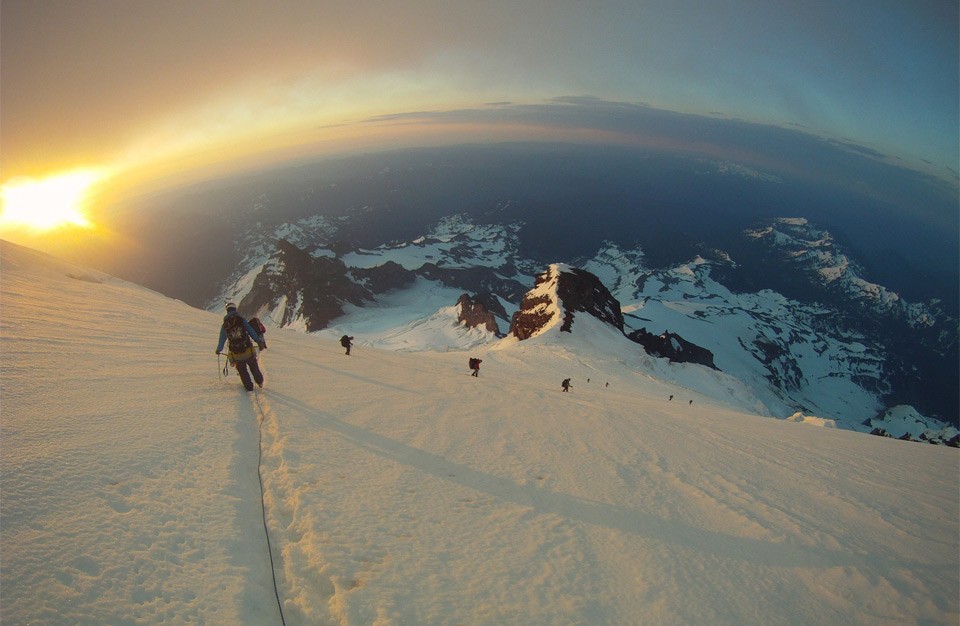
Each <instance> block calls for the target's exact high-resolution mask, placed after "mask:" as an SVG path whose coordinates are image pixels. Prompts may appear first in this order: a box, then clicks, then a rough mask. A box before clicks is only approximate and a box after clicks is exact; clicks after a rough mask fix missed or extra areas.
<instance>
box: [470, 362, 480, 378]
mask: <svg viewBox="0 0 960 626" xmlns="http://www.w3.org/2000/svg"><path fill="white" fill-rule="evenodd" d="M481 363H483V360H481V359H474V358H471V359H470V361H469V363H468V365H469V366H470V369H472V370H473V373H472V374H470V375H471V376H478V377H479V376H480V364H481Z"/></svg>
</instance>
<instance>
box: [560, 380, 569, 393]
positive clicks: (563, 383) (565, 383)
mask: <svg viewBox="0 0 960 626" xmlns="http://www.w3.org/2000/svg"><path fill="white" fill-rule="evenodd" d="M560 386H561V387H563V391H564V393H566V392H568V391H570V379H569V378H564V379H563V382H562V383H560Z"/></svg>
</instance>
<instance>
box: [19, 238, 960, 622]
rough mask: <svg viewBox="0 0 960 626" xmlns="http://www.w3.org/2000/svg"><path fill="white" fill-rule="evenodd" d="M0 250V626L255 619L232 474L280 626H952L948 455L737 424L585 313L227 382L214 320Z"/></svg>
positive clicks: (952, 500) (766, 423) (252, 558)
mask: <svg viewBox="0 0 960 626" xmlns="http://www.w3.org/2000/svg"><path fill="white" fill-rule="evenodd" d="M0 253H2V258H0V305H2V312H3V314H2V315H0V340H2V376H0V392H2V396H0V398H2V421H0V485H2V492H0V494H2V507H0V557H2V559H0V588H2V596H0V621H2V622H3V623H4V624H71V625H73V624H82V625H93V624H96V625H102V624H111V625H123V624H158V623H165V624H185V623H202V624H231V625H233V624H256V625H263V624H279V623H280V613H279V609H278V602H277V598H276V597H275V591H274V585H273V579H274V575H273V573H272V569H271V558H270V554H269V552H268V547H267V538H266V535H265V533H264V526H263V521H262V520H263V516H264V513H263V512H262V510H261V495H260V482H259V478H258V474H262V477H263V484H264V488H265V496H264V502H265V503H266V511H265V517H266V520H267V528H268V530H269V538H270V545H271V546H272V549H273V564H274V565H275V567H276V580H277V595H278V596H279V598H280V604H281V605H282V610H283V615H284V618H285V620H286V623H287V624H289V625H300V624H376V625H378V626H388V625H390V626H392V625H400V624H437V625H439V624H471V625H476V624H481V625H482V624H491V625H493V624H497V625H504V624H518V625H520V624H523V625H529V624H561V625H564V624H640V623H643V624H738V625H740V624H956V623H957V620H958V618H960V607H958V594H957V589H958V584H960V576H958V547H960V546H958V531H960V524H958V505H960V503H958V499H960V498H958V472H957V469H958V464H957V462H958V452H957V450H954V449H951V448H947V447H942V446H929V445H918V444H915V443H909V442H903V441H897V440H893V439H887V438H881V437H871V436H868V435H864V434H859V433H855V432H851V431H844V430H837V429H830V428H807V427H800V426H797V425H795V424H791V423H788V422H785V421H780V420H770V419H765V418H762V417H757V416H755V415H749V414H747V413H746V412H745V411H744V410H743V409H740V408H737V406H738V404H737V403H738V400H737V398H738V396H737V395H736V394H733V393H731V394H730V400H729V401H728V402H727V401H723V402H722V401H720V400H717V399H711V398H710V397H708V396H706V395H703V394H700V393H698V392H695V391H692V390H691V389H690V388H688V387H685V386H683V385H682V384H676V383H673V382H670V381H667V380H664V379H663V378H661V377H659V371H658V370H657V369H656V367H658V366H657V364H656V363H654V362H655V361H656V360H655V359H651V358H650V357H646V356H645V355H642V354H641V355H639V356H636V355H637V353H636V351H634V352H626V351H623V350H621V347H620V346H621V344H620V343H617V341H619V339H616V338H615V337H614V336H613V334H612V333H611V332H610V331H609V329H607V328H606V327H603V326H602V325H601V324H600V323H599V322H597V323H596V324H593V323H592V320H591V319H590V318H588V316H580V317H578V318H577V320H576V321H575V323H574V324H575V326H578V325H579V328H577V329H576V330H578V331H580V332H576V333H574V334H572V335H571V334H567V333H559V332H550V333H544V334H542V335H540V336H538V337H535V338H533V339H530V340H528V341H524V342H518V341H516V340H515V339H506V340H503V341H501V342H498V343H496V344H491V345H488V346H486V347H480V348H476V349H474V350H472V351H470V352H423V351H421V352H416V353H406V352H400V351H385V350H379V349H375V348H372V347H365V346H362V345H357V346H355V348H354V351H353V355H352V356H349V357H347V356H345V355H344V354H343V350H342V348H341V347H340V346H339V345H338V344H337V343H336V342H335V341H334V340H332V339H330V338H327V337H324V336H318V335H305V334H303V333H298V332H295V331H288V330H278V329H270V330H268V331H267V341H268V343H269V346H270V347H269V349H268V350H267V351H266V352H265V353H264V354H263V358H262V362H263V365H264V369H265V371H266V376H267V382H266V388H265V389H264V390H263V391H258V392H255V393H254V394H247V393H246V392H244V391H243V390H242V388H241V387H240V384H239V382H238V380H237V379H236V377H235V376H230V377H228V378H226V379H223V380H221V379H220V378H219V377H218V370H217V369H215V367H217V365H218V364H217V363H216V361H215V360H216V355H214V354H213V348H214V347H215V345H216V340H217V329H218V326H219V322H220V315H218V314H212V313H209V312H204V311H199V310H196V309H193V308H190V307H188V306H186V305H185V304H183V303H181V302H177V301H174V300H170V299H168V298H165V297H163V296H160V295H158V294H156V293H154V292H151V291H149V290H146V289H144V288H141V287H137V286H134V285H131V284H129V283H124V282H122V281H119V280H116V279H113V278H110V277H108V276H105V275H103V274H99V273H97V272H92V271H89V270H86V269H83V268H78V267H74V266H70V265H67V264H65V263H61V262H59V261H55V260H52V259H50V258H49V257H46V256H44V255H41V254H39V253H36V252H33V251H30V250H26V249H23V248H19V247H17V246H14V245H12V244H8V243H6V242H4V243H3V244H2V246H0ZM632 355H634V356H632ZM469 356H478V357H480V358H482V359H483V365H482V366H481V370H480V376H479V377H478V378H473V377H471V376H470V373H469V370H468V368H467V359H468V357H469ZM699 369H703V368H699ZM675 371H680V372H682V371H683V370H682V369H681V370H675ZM566 377H571V378H572V379H573V388H572V390H571V392H570V393H561V392H560V381H561V380H562V379H563V378H566ZM588 378H589V379H590V382H587V379H588ZM715 380H716V381H717V384H718V385H721V384H723V383H722V381H723V379H722V378H720V377H718V378H716V379H715ZM607 383H609V386H607ZM671 395H673V396H674V398H673V400H669V399H668V398H669V397H670V396H671ZM718 397H719V396H718ZM691 400H692V401H693V402H692V403H690V401H691ZM261 438H262V440H261ZM261 448H262V460H260V455H259V451H260V450H261Z"/></svg>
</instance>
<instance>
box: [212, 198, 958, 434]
mask: <svg viewBox="0 0 960 626" xmlns="http://www.w3.org/2000/svg"><path fill="white" fill-rule="evenodd" d="M509 213H510V212H509V210H505V211H503V212H502V213H500V214H498V218H497V220H496V221H493V222H488V223H477V221H476V220H474V219H473V218H471V217H469V216H468V215H466V214H456V215H450V216H446V217H443V218H441V219H440V220H438V221H437V222H435V223H434V224H432V225H431V226H430V227H429V228H427V229H426V230H425V232H424V234H423V235H421V236H418V237H415V238H413V239H411V240H409V241H394V242H391V243H386V244H382V245H380V246H378V247H376V248H373V249H364V248H361V247H358V246H355V245H351V244H348V243H347V242H345V241H344V240H343V239H342V238H340V230H339V226H338V224H337V223H334V222H333V221H331V220H322V219H319V218H304V219H301V220H300V221H298V222H297V223H295V224H282V225H281V226H279V227H278V228H276V229H275V231H274V232H272V233H271V234H269V235H267V234H265V233H263V232H261V231H257V230H253V231H251V233H252V234H251V235H250V236H249V237H248V238H247V239H244V240H242V241H240V242H238V249H240V250H245V251H246V252H247V256H246V258H245V261H244V263H243V264H242V265H241V266H240V267H239V268H238V270H237V272H236V273H235V274H234V276H233V277H232V278H231V279H230V280H228V281H227V282H226V283H225V285H224V287H223V288H222V290H221V295H220V297H218V298H216V299H215V300H213V301H212V302H211V305H210V307H209V308H210V309H211V310H212V309H218V308H219V307H220V306H221V304H222V302H223V301H224V300H226V299H235V300H239V301H240V308H241V311H243V312H244V313H246V314H248V315H251V316H252V315H257V316H259V317H261V318H264V319H268V320H272V322H273V324H274V325H276V326H280V327H293V328H301V329H304V330H307V331H320V332H325V333H326V334H328V335H335V334H336V335H337V336H339V334H342V333H343V332H347V333H349V334H351V335H357V336H358V338H359V340H360V341H364V342H367V343H368V345H379V346H382V347H387V346H394V347H396V348H399V349H410V346H413V345H420V342H419V340H417V341H407V340H405V339H402V337H404V335H406V334H407V333H408V332H415V333H417V334H418V336H421V337H422V335H423V329H424V327H425V325H426V326H429V327H431V328H432V327H435V326H436V325H437V321H438V319H441V318H442V319H444V320H446V321H445V322H443V323H441V324H440V325H441V326H445V325H446V324H447V323H448V322H449V323H450V324H454V325H455V324H456V323H457V320H456V319H455V316H452V315H448V316H445V317H444V316H441V317H440V318H438V314H439V313H440V312H441V311H442V310H445V309H447V308H448V307H453V306H457V303H458V301H459V299H460V298H461V296H463V295H464V294H467V295H468V296H469V297H477V298H482V299H483V300H484V302H485V303H487V307H486V309H487V310H488V311H489V312H491V313H492V314H493V315H494V316H495V317H496V318H497V320H499V321H498V326H502V327H504V328H506V327H507V326H508V325H510V327H511V328H512V329H513V327H514V324H513V322H514V318H515V316H516V314H517V313H518V312H519V311H520V310H521V309H522V308H523V307H524V299H525V298H528V297H530V294H529V293H528V292H529V291H530V289H531V287H533V288H534V289H537V288H539V287H540V285H539V281H541V279H540V278H537V276H538V275H541V273H542V272H543V271H544V266H543V265H542V264H541V263H538V262H537V261H535V260H534V259H531V258H527V257H525V256H524V255H523V253H522V252H521V248H520V245H519V233H520V231H521V230H522V229H524V228H526V227H527V226H526V225H525V224H523V223H522V222H518V221H509V219H507V221H503V216H504V215H509ZM341 222H342V221H341ZM341 225H342V224H341ZM269 241H274V242H275V243H274V244H273V245H270V244H269V243H267V242H269ZM743 241H744V248H743V249H741V250H740V251H741V252H742V255H743V256H744V257H745V258H746V259H747V260H748V261H750V262H751V264H752V265H760V266H763V267H766V270H765V271H767V272H776V276H777V277H778V282H775V283H774V284H777V285H781V284H783V285H785V287H784V289H785V290H787V291H790V290H789V283H793V284H794V285H796V284H802V285H803V286H804V289H803V290H798V291H801V292H802V293H800V294H794V297H789V296H787V295H784V294H783V293H780V292H779V291H777V290H774V289H771V288H759V289H745V288H743V285H742V278H743V276H744V275H745V273H746V270H744V268H743V267H742V266H740V265H738V260H737V259H736V258H734V257H733V256H731V255H730V254H728V253H726V252H724V251H720V250H710V249H704V250H703V253H702V256H698V257H697V258H695V259H693V260H691V261H690V262H687V263H683V264H679V265H676V266H673V267H668V268H652V267H649V266H648V265H647V261H646V256H645V254H644V252H643V250H642V248H640V247H634V248H623V247H621V246H618V245H616V244H614V243H612V242H606V243H605V244H604V245H603V246H602V247H601V248H600V249H598V250H597V251H596V253H595V254H593V255H592V256H590V257H581V258H577V259H573V260H571V261H570V262H569V263H568V264H567V265H566V266H565V267H567V268H568V269H567V270H566V272H565V274H566V275H571V273H572V272H575V271H583V272H585V273H586V274H589V275H591V276H593V277H595V279H596V280H597V282H598V283H599V284H600V285H601V287H602V289H603V291H604V292H607V293H608V294H611V297H612V300H613V302H615V303H616V306H614V305H613V304H612V303H607V304H605V305H603V306H606V308H607V309H608V310H609V312H610V315H611V316H612V317H613V318H616V316H621V315H622V317H621V318H620V320H619V321H618V320H616V319H611V320H608V321H612V322H613V323H614V325H615V326H618V327H620V326H622V327H621V330H622V331H623V332H624V333H625V334H628V335H631V336H632V337H633V339H634V340H635V341H639V342H641V343H645V345H646V346H647V349H648V351H649V352H650V353H651V354H656V355H658V356H660V357H663V358H666V359H672V360H673V361H674V362H676V361H691V362H698V363H701V364H704V365H706V366H709V367H716V368H719V369H720V370H721V371H723V372H725V373H726V374H728V375H730V376H733V377H735V378H736V379H737V380H739V381H740V382H741V383H742V384H743V385H746V386H747V387H749V388H752V389H753V390H754V394H755V395H756V397H757V398H758V399H759V400H758V409H757V412H758V413H760V414H764V415H772V416H776V417H781V418H787V417H790V416H792V415H794V414H795V413H797V412H802V413H805V414H808V415H817V416H821V417H823V418H825V419H830V420H834V421H836V423H838V424H840V425H841V426H843V427H845V428H851V429H855V430H862V431H866V432H869V431H870V430H872V428H870V427H868V425H867V422H868V420H871V419H874V418H877V417H878V416H879V415H880V414H881V413H882V412H883V411H884V410H886V409H887V408H890V407H892V406H898V405H902V404H913V405H914V406H915V407H919V408H920V409H921V410H922V409H923V408H924V407H926V408H927V409H928V410H930V411H932V412H933V414H934V415H938V416H939V417H941V418H943V419H941V421H951V420H956V418H957V416H956V414H955V411H954V413H951V412H950V409H949V406H950V405H949V402H946V406H947V409H943V406H944V402H937V401H936V398H944V397H945V396H946V395H948V394H945V393H944V391H945V390H944V389H943V388H942V387H943V384H944V383H943V382H942V381H943V380H944V379H945V378H949V375H950V371H949V364H950V358H949V357H950V355H951V354H952V351H953V352H955V351H956V347H957V346H956V339H955V338H956V334H957V330H956V328H955V323H954V322H955V320H952V319H951V318H949V317H945V316H943V315H942V314H939V313H938V312H936V311H935V310H933V309H931V308H929V307H928V306H926V305H922V304H909V303H906V302H904V300H903V299H902V298H900V297H899V296H897V295H896V294H894V293H892V292H890V291H889V290H886V289H884V288H883V287H881V286H879V285H875V284H872V283H869V282H867V281H866V280H864V279H863V278H861V274H862V273H863V270H862V269H858V267H857V266H856V264H855V263H854V262H853V261H852V260H851V258H850V257H849V255H847V254H846V253H845V252H843V250H842V248H840V247H838V246H837V245H836V244H835V243H834V242H833V240H832V238H831V237H830V235H829V233H827V232H825V231H822V230H818V229H816V228H815V227H814V226H812V225H811V224H810V223H809V222H807V221H806V220H803V219H782V220H771V221H769V222H768V223H766V224H765V225H764V227H763V228H757V229H752V230H749V231H747V232H745V233H744V234H743ZM758 251H759V252H758ZM758 254H763V255H766V256H767V257H769V258H768V259H766V260H764V261H762V262H756V259H755V258H754V257H755V256H756V255H758ZM759 274H762V272H759ZM751 275H755V274H751ZM542 280H547V279H542ZM727 285H732V286H727ZM582 289H583V290H585V292H595V291H597V290H596V289H595V288H594V287H586V286H584V287H582ZM804 294H807V295H809V294H813V295H811V296H810V297H803V295H804ZM428 303H429V304H428ZM601 308H602V307H601ZM614 308H616V313H613V309H614ZM864 310H868V311H869V316H867V315H866V314H865V313H864ZM598 315H599V316H600V317H603V315H602V314H598ZM428 320H433V321H432V322H429V321H428ZM536 324H537V323H536V322H533V325H534V326H536ZM444 332H445V333H446V334H447V335H449V339H450V340H451V341H453V342H454V343H453V344H451V345H447V346H442V342H438V341H432V342H431V345H433V346H434V347H435V348H436V347H442V348H443V349H451V348H453V349H456V348H463V347H466V346H467V345H476V342H477V341H478V337H477V336H475V335H473V334H469V333H460V332H455V329H449V330H446V331H444ZM511 332H514V331H513V330H511ZM519 332H521V333H524V332H527V331H523V330H520V331H519ZM387 337H389V339H387ZM938 337H939V339H938ZM671 338H672V339H671ZM479 340H480V341H486V342H494V341H496V340H497V335H496V332H491V333H490V334H489V335H487V336H486V339H482V338H480V339H479ZM460 341H463V342H466V343H458V342H460ZM684 343H686V344H688V346H689V347H688V349H687V350H686V352H685V353H684V352H683V351H682V350H678V349H677V347H682V346H683V345H684ZM681 353H682V356H681ZM931 355H934V356H935V357H936V358H934V359H932V360H931V358H930V357H931ZM938 364H940V365H942V367H941V368H940V369H938V367H937V366H938ZM944 368H946V369H947V371H941V370H943V369H944ZM917 372H923V373H925V376H923V377H918V376H917ZM920 378H922V380H923V381H926V382H918V380H919V379H920ZM938 385H940V387H941V388H938V387H937V386H938ZM934 394H937V395H934ZM931 419H932V418H931ZM944 426H946V424H944ZM925 430H927V429H925ZM950 432H952V431H948V430H944V431H943V433H942V435H943V436H936V437H934V438H933V439H934V440H935V441H942V440H945V439H950V438H951V437H952V435H950V436H947V435H949V433H950ZM920 434H922V433H921V432H915V433H913V435H914V437H919V435H920ZM944 438H945V439H944Z"/></svg>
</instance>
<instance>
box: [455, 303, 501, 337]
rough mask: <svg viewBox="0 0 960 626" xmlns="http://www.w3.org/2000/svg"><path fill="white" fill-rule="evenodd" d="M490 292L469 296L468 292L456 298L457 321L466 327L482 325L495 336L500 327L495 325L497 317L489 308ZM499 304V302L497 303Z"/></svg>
mask: <svg viewBox="0 0 960 626" xmlns="http://www.w3.org/2000/svg"><path fill="white" fill-rule="evenodd" d="M493 299H494V296H492V295H491V294H481V295H477V296H474V297H471V296H470V295H469V294H466V293H465V294H463V295H462V296H460V299H459V300H457V321H458V322H460V323H461V324H464V325H465V326H466V327H467V328H476V327H478V326H479V327H482V328H485V329H486V330H488V331H490V332H491V333H493V334H495V335H496V336H497V337H500V336H502V335H501V334H500V327H499V326H498V325H497V319H496V317H495V316H494V314H493V312H492V311H491V310H490V309H491V308H492V307H491V306H489V301H490V300H493ZM498 304H499V303H498Z"/></svg>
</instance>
